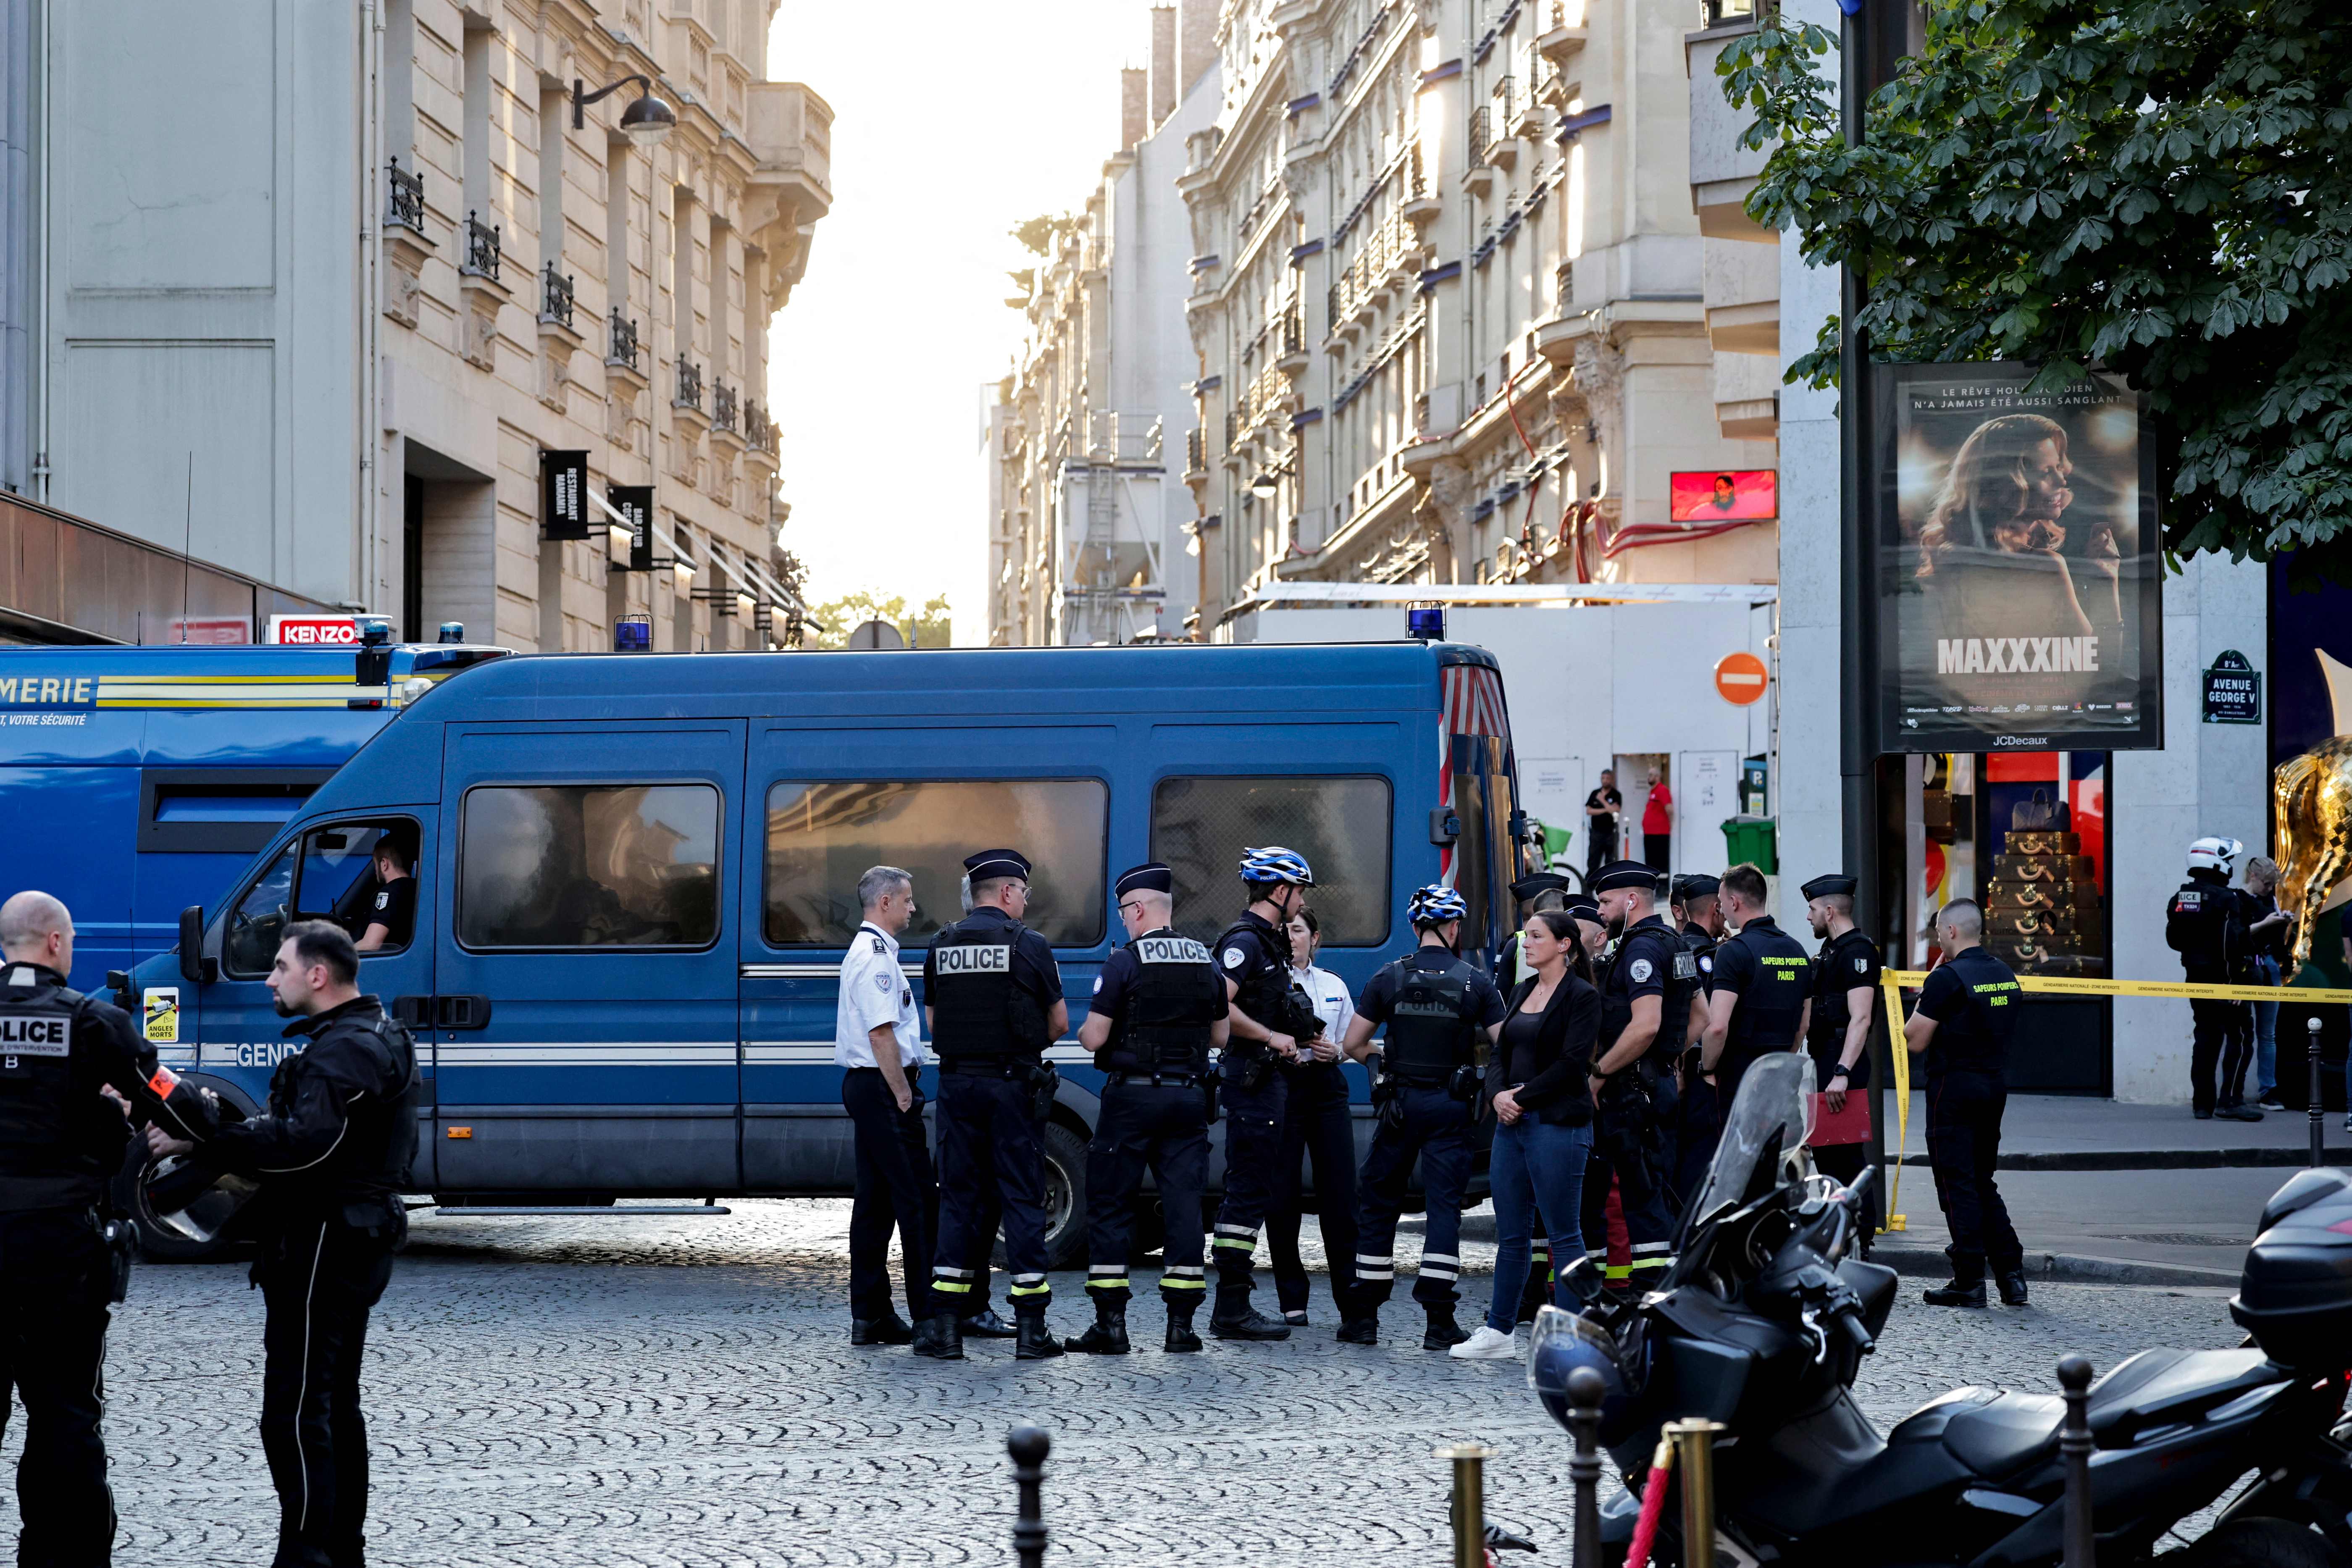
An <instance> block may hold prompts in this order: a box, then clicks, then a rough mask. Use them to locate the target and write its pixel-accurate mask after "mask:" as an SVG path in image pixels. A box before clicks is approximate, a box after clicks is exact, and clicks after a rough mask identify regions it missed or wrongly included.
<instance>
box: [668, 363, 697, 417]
mask: <svg viewBox="0 0 2352 1568" xmlns="http://www.w3.org/2000/svg"><path fill="white" fill-rule="evenodd" d="M670 406H672V407H673V408H691V409H693V410H694V411H695V412H696V413H698V414H699V413H701V412H702V367H701V366H700V365H698V364H697V363H694V362H693V361H692V360H688V359H682V360H680V361H678V362H677V392H676V393H675V394H674V395H672V396H671V398H670Z"/></svg>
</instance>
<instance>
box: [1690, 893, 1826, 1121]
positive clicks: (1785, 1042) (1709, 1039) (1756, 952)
mask: <svg viewBox="0 0 2352 1568" xmlns="http://www.w3.org/2000/svg"><path fill="white" fill-rule="evenodd" d="M1717 897H1718V898H1720V899H1721V900H1722V904H1723V914H1724V919H1725V920H1726V921H1728V922H1730V923H1731V924H1734V925H1737V926H1738V928H1739V933H1738V935H1737V936H1734V937H1732V938H1731V939H1730V940H1729V941H1727V942H1722V943H1720V944H1718V945H1717V948H1716V950H1715V970H1714V976H1713V978H1714V984H1713V986H1712V988H1711V989H1710V990H1709V992H1708V994H1707V1006H1706V1033H1705V1034H1704V1035H1703V1036H1701V1037H1700V1041H1699V1067H1700V1070H1701V1071H1703V1072H1707V1073H1712V1074H1713V1075H1714V1076H1715V1085H1716V1095H1717V1100H1719V1101H1720V1103H1721V1104H1722V1106H1723V1108H1724V1110H1725V1112H1726V1113H1728V1112H1729V1111H1730V1110H1731V1108H1732V1107H1733V1106H1734V1105H1735V1104H1737V1103H1738V1097H1739V1079H1740V1078H1741V1076H1742V1075H1743V1074H1745V1073H1746V1072H1747V1071H1748V1063H1750V1062H1752V1061H1754V1060H1755V1059H1756V1058H1759V1057H1760V1056H1762V1055H1763V1054H1764V1053H1765V1052H1767V1051H1785V1050H1788V1049H1790V1048H1791V1047H1794V1046H1795V1045H1796V1044H1797V1042H1798V1041H1800V1040H1801V1039H1803V1038H1804V1037H1805V1025H1806V1020H1807V1018H1808V1017H1809V1016H1811V1011H1812V989H1813V986H1812V961H1811V959H1809V958H1807V957H1806V956H1805V950H1804V948H1803V947H1802V946H1801V945H1800V944H1799V943H1798V942H1797V939H1796V938H1795V937H1792V936H1790V934H1789V933H1788V932H1786V931H1782V930H1781V929H1780V927H1779V926H1778V925H1777V924H1775V923H1774V922H1773V920H1772V916H1771V914H1770V912H1769V910H1766V909H1765V907H1764V900H1765V899H1766V897H1767V892H1766V889H1765V885H1764V873H1763V872H1761V871H1759V870H1758V869H1757V868H1755V867H1753V866H1750V865H1748V864H1746V863H1744V862H1743V863H1741V864H1740V865H1738V866H1734V867H1733V868H1731V869H1730V870H1728V871H1726V872H1725V873H1724V874H1723V878H1722V884H1721V886H1720V888H1719V889H1717Z"/></svg>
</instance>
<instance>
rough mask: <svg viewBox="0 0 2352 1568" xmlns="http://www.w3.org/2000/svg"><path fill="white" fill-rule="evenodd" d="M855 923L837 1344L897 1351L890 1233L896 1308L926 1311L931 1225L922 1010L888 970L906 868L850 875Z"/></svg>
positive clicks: (843, 1011) (903, 909) (892, 968)
mask: <svg viewBox="0 0 2352 1568" xmlns="http://www.w3.org/2000/svg"><path fill="white" fill-rule="evenodd" d="M857 902H858V907H859V909H860V910H861V911H862V912H863V916H864V918H863V919H862V920H861V921H859V923H858V927H857V932H856V935H855V936H852V937H851V938H850V939H849V951H848V952H845V953H844V954H843V955H842V959H841V985H840V988H839V994H838V995H837V996H836V997H835V1004H834V1029H833V1060H834V1065H835V1067H838V1068H841V1069H842V1073H841V1104H842V1109H843V1110H846V1111H847V1112H848V1113H849V1124H850V1138H851V1149H852V1152H853V1153H854V1155H855V1156H856V1162H857V1176H856V1187H855V1189H854V1192H855V1195H854V1196H853V1197H852V1198H851V1200H850V1205H849V1342H850V1343H851V1344H853V1345H903V1344H906V1343H908V1342H911V1341H912V1340H913V1339H914V1337H915V1331H914V1330H913V1328H912V1327H910V1326H909V1325H908V1323H907V1322H906V1321H903V1320H901V1319H900V1318H899V1316H898V1313H897V1312H895V1311H893V1310H891V1309H890V1235H891V1233H892V1232H893V1231H896V1232H897V1233H898V1245H899V1261H900V1266H901V1267H902V1268H905V1269H906V1272H907V1312H908V1317H910V1318H912V1319H913V1320H914V1321H915V1322H918V1323H919V1322H921V1321H924V1320H925V1319H926V1318H929V1316H930V1315H931V1310H932V1309H931V1291H930V1261H931V1226H932V1225H933V1223H934V1220H935V1216H936V1215H937V1214H938V1212H939V1205H940V1189H939V1184H938V1182H937V1181H936V1180H934V1179H933V1177H932V1174H931V1150H930V1142H929V1139H928V1138H927V1137H925V1135H924V1132H923V1040H922V1015H921V1014H920V1013H919V1012H918V1011H917V1010H916V1007H915V996H914V988H913V987H912V986H910V985H908V984H907V976H906V974H905V973H904V972H903V971H902V970H900V969H899V967H898V936H899V933H900V932H902V931H905V930H906V929H907V923H908V921H911V920H912V919H913V918H914V914H915V879H914V875H913V873H911V872H909V871H907V870H905V869H904V868H900V867H897V866H876V867H873V868H870V869H869V870H867V871H866V874H865V875H864V876H863V877H860V878H859V879H857Z"/></svg>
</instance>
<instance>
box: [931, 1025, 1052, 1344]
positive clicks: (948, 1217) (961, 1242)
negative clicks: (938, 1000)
mask: <svg viewBox="0 0 2352 1568" xmlns="http://www.w3.org/2000/svg"><path fill="white" fill-rule="evenodd" d="M1029 1104H1030V1101H1029V1086H1028V1084H1026V1083H1025V1082H1024V1081H1022V1080H1021V1079H1008V1078H995V1077H984V1076H982V1075H979V1074H974V1073H954V1072H943V1073H941V1074H940V1100H939V1113H938V1114H939V1124H940V1234H939V1243H938V1252H937V1255H936V1258H935V1260H934V1262H933V1265H932V1269H931V1292H932V1295H931V1307H932V1310H934V1311H951V1312H956V1313H959V1314H961V1313H963V1312H964V1311H965V1308H964V1305H963V1303H964V1302H965V1301H967V1300H970V1299H971V1280H972V1277H973V1275H974V1274H975V1273H976V1272H977V1270H976V1269H975V1268H973V1267H972V1259H973V1258H974V1256H975V1255H978V1256H980V1257H982V1258H985V1256H986V1253H985V1252H984V1250H983V1249H984V1248H985V1247H987V1246H988V1233H987V1231H986V1229H985V1228H984V1226H986V1223H987V1212H988V1176H989V1175H990V1174H991V1173H992V1174H993V1175H994V1177H995V1184H996V1194H995V1195H996V1197H997V1198H998V1199H999V1200H1000V1201H1001V1202H1002V1203H1003V1205H1004V1254H1005V1258H1006V1261H1007V1262H1008V1263H1009V1264H1010V1265H1011V1272H1012V1275H1013V1283H1012V1285H1011V1286H1010V1287H1009V1288H1008V1289H1006V1291H1005V1294H1006V1295H1007V1296H1008V1297H1010V1298H1011V1299H1012V1302H1013V1307H1014V1308H1015V1309H1016V1310H1024V1311H1037V1310H1044V1308H1045V1304H1046V1303H1047V1302H1049V1301H1051V1300H1053V1299H1054V1292H1053V1288H1052V1287H1051V1286H1050V1285H1048V1284H1047V1283H1046V1281H1045V1146H1044V1145H1043V1144H1042V1143H1041V1142H1039V1140H1038V1129H1037V1123H1036V1121H1034V1119H1033V1118H1032V1117H1031V1116H1030V1113H1029Z"/></svg>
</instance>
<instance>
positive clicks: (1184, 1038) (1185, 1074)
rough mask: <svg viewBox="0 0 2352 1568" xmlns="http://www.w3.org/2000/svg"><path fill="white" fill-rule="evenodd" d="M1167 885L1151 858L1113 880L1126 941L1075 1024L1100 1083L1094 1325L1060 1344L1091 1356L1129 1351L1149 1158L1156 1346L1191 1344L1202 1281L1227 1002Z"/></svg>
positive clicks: (1090, 1280)
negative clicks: (1215, 1092)
mask: <svg viewBox="0 0 2352 1568" xmlns="http://www.w3.org/2000/svg"><path fill="white" fill-rule="evenodd" d="M1175 885H1176V879H1175V873H1173V872H1172V871H1171V870H1170V869H1169V868H1167V867H1165V866H1163V865H1161V864H1160V863H1159V862H1158V861H1156V860H1154V861H1149V862H1147V863H1145V864H1144V865H1141V866H1138V867H1137V868H1135V869H1133V870H1131V871H1129V872H1127V873H1126V874H1124V875H1123V876H1121V877H1120V878H1119V879H1118V884H1117V892H1118V918H1119V920H1120V921H1121V922H1122V923H1123V924H1124V925H1125V926H1126V927H1127V934H1128V937H1129V942H1128V945H1127V946H1125V947H1122V948H1120V949H1119V950H1118V952H1114V953H1112V954H1111V955H1110V957H1109V958H1108V960H1106V961H1105V962H1104V963H1103V967H1102V975H1101V977H1100V978H1099V979H1097V981H1096V982H1095V997H1094V1005H1093V1007H1092V1008H1091V1010H1089V1011H1088V1013H1087V1021H1086V1022H1085V1023H1084V1024H1083V1025H1081V1026H1079V1028H1078V1043H1079V1044H1080V1045H1082V1046H1084V1047H1087V1049H1088V1050H1090V1051H1092V1052H1093V1053H1094V1056H1095V1066H1097V1068H1101V1069H1102V1070H1103V1072H1104V1073H1105V1074H1106V1075H1107V1079H1108V1081H1107V1082H1106V1083H1105V1084H1104V1085H1103V1091H1102V1116H1101V1119H1100V1120H1099V1121H1097V1122H1096V1123H1095V1136H1094V1141H1093V1142H1090V1143H1088V1144H1087V1296H1088V1297H1089V1298H1090V1299H1091V1300H1093V1301H1094V1304H1095V1324H1094V1327H1093V1328H1090V1329H1088V1330H1087V1331H1086V1332H1085V1333H1083V1334H1081V1335H1079V1336H1078V1337H1077V1338H1076V1339H1074V1340H1071V1341H1070V1342H1069V1348H1070V1349H1072V1350H1074V1351H1086V1352H1089V1353H1091V1354H1095V1355H1125V1354H1126V1353H1127V1351H1128V1342H1127V1303H1128V1300H1129V1296H1130V1295H1131V1294H1132V1292H1131V1291H1130V1290H1129V1287H1128V1282H1127V1248H1128V1240H1129V1235H1130V1234H1131V1232H1132V1231H1133V1228H1134V1223H1135V1200H1136V1194H1138V1193H1139V1192H1140V1191H1141V1190H1142V1186H1143V1170H1144V1167H1145V1166H1146V1165H1147V1164H1149V1165H1150V1167H1151V1173H1152V1176H1153V1178H1154V1179H1155V1180H1156V1181H1157V1182H1158V1184H1159V1186H1160V1206H1161V1207H1162V1209H1163V1210H1165V1212H1166V1214H1167V1227H1166V1231H1167V1242H1166V1248H1167V1250H1166V1252H1165V1254H1164V1261H1163V1263H1162V1265H1161V1268H1160V1300H1162V1301H1164V1302H1165V1303H1167V1307H1168V1337H1167V1340H1166V1342H1165V1345H1164V1348H1165V1349H1168V1350H1171V1351H1197V1350H1199V1349H1200V1348H1201V1336H1200V1335H1198V1334H1196V1333H1194V1332H1193V1331H1192V1314H1193V1313H1194V1312H1196V1311H1198V1310H1200V1307H1201V1295H1202V1291H1203V1290H1204V1289H1206V1288H1207V1271H1206V1269H1205V1268H1204V1267H1203V1265H1202V1252H1201V1192H1202V1188H1203V1187H1205V1186H1207V1185H1208V1181H1209V1100H1208V1093H1209V1052H1210V1050H1211V1049H1212V1048H1213V1047H1223V1045H1224V1043H1225V1031H1226V1008H1227V1006H1228V1005H1229V1003H1228V1000H1227V997H1226V995H1225V986H1224V982H1223V979H1222V978H1221V977H1220V976H1219V975H1218V973H1217V966H1216V963H1215V961H1214V960H1213V958H1211V957H1210V954H1209V950H1208V949H1207V948H1205V947H1202V945H1201V944H1200V943H1199V942H1194V941H1193V940H1192V938H1191V937H1189V936H1179V935H1177V934H1176V931H1175V920H1176V906H1175V900H1174V899H1173V897H1172V892H1173V889H1174V888H1175Z"/></svg>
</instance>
